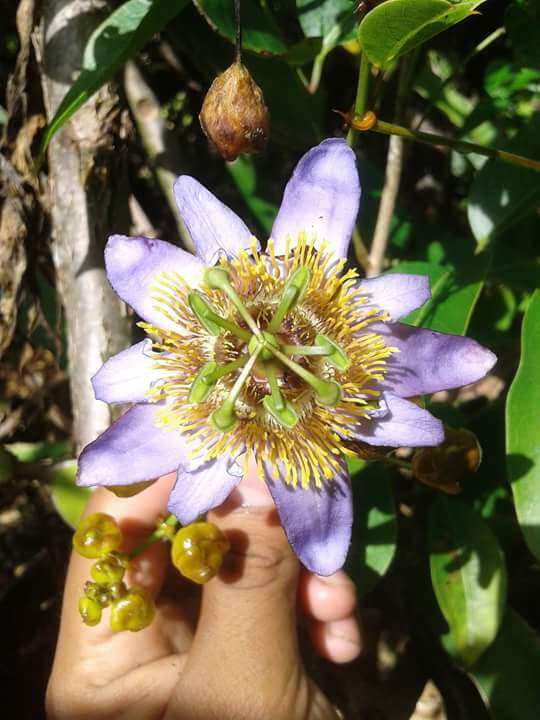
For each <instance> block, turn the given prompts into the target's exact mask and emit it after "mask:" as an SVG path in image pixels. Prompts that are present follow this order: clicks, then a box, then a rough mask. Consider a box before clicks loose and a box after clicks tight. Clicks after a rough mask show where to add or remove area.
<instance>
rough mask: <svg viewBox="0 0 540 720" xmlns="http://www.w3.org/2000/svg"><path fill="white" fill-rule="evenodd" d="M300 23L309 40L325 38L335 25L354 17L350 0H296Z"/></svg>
mask: <svg viewBox="0 0 540 720" xmlns="http://www.w3.org/2000/svg"><path fill="white" fill-rule="evenodd" d="M296 10H297V14H298V21H299V23H300V27H301V28H302V30H303V32H304V35H305V36H306V37H308V38H312V37H324V36H325V35H327V34H328V33H329V32H330V31H331V30H332V28H333V27H334V25H336V24H337V23H338V22H339V21H341V20H343V19H344V16H352V15H353V7H352V5H351V3H350V0H319V1H318V2H313V0H296Z"/></svg>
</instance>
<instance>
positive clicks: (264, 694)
mask: <svg viewBox="0 0 540 720" xmlns="http://www.w3.org/2000/svg"><path fill="white" fill-rule="evenodd" d="M209 519H211V520H212V522H214V523H216V524H217V525H218V526H219V527H220V528H221V529H222V530H223V532H224V533H225V534H226V535H227V537H228V539H229V541H230V543H231V551H230V552H229V553H228V554H227V555H226V557H225V561H224V566H223V568H222V571H221V572H220V574H219V575H218V576H217V577H216V578H214V579H213V580H212V581H211V582H209V583H208V585H206V586H205V587H204V590H203V597H202V605H201V615H200V620H199V625H198V627H197V631H196V633H195V638H194V641H193V645H192V648H191V650H190V653H189V659H188V662H187V663H186V667H185V671H184V673H183V674H182V677H181V678H180V682H179V685H178V691H177V699H178V702H179V703H182V704H183V706H189V704H190V698H193V702H195V699H196V698H197V702H198V703H200V702H201V698H202V699H203V700H202V702H203V704H204V699H205V698H206V699H208V702H209V706H208V712H209V713H210V707H211V704H213V706H214V707H215V703H216V702H219V701H221V702H223V703H224V705H223V707H226V708H227V713H224V717H225V716H226V717H229V716H230V717H237V716H238V717H244V714H242V712H243V711H242V708H244V710H245V707H246V704H247V706H249V707H251V714H250V717H258V716H259V715H258V710H259V709H260V711H261V712H262V711H263V709H264V710H265V712H266V713H267V714H268V716H270V714H271V709H272V708H273V707H274V706H275V704H276V702H287V697H288V696H289V695H290V693H291V692H292V691H293V690H294V691H296V689H297V685H298V683H299V682H301V681H302V678H303V673H302V670H301V666H300V661H299V654H298V647H297V634H296V588H297V578H298V561H297V559H296V557H295V556H294V554H293V553H292V551H291V549H290V546H289V544H288V542H287V540H286V538H285V534H284V532H283V530H282V528H281V526H280V524H279V521H278V519H277V514H276V512H275V509H274V506H273V502H272V499H271V496H270V494H269V493H268V490H267V489H266V486H265V485H264V484H263V483H262V482H260V481H259V480H258V479H257V478H256V477H254V476H253V474H250V475H249V476H248V478H247V479H245V480H244V481H243V482H242V483H241V484H240V486H239V490H238V491H237V493H235V495H234V496H233V497H231V498H230V501H229V502H228V503H227V504H226V505H225V506H224V507H223V508H222V509H220V510H219V511H218V512H214V513H212V514H211V517H210V518H209ZM208 668H211V672H209V671H208ZM224 691H226V693H227V696H226V697H221V695H222V693H223V692H224ZM247 698H249V699H247ZM236 702H238V703H239V705H238V707H236V705H235V703H236ZM252 703H253V704H252ZM269 708H270V710H269ZM198 711H199V714H198V715H197V717H206V715H205V714H204V713H205V708H204V707H202V708H199V710H198ZM235 713H238V714H235ZM265 716H266V715H265ZM274 716H275V717H280V715H279V713H277V712H276V713H274Z"/></svg>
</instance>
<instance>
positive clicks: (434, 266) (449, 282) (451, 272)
mask: <svg viewBox="0 0 540 720" xmlns="http://www.w3.org/2000/svg"><path fill="white" fill-rule="evenodd" d="M487 265H488V257H487V255H486V253H484V254H482V255H477V256H472V255H471V256H470V257H469V260H468V262H467V263H465V262H463V263H459V264H456V265H452V264H450V263H448V264H447V263H442V264H438V263H433V262H420V261H410V262H402V263H400V264H399V265H396V266H395V267H393V268H392V269H391V270H390V272H398V273H412V274H418V275H428V277H429V279H430V286H431V299H430V300H428V302H427V303H425V304H424V305H423V306H422V307H421V308H419V309H418V310H415V311H414V312H413V313H411V314H410V315H408V316H407V318H405V322H406V323H408V324H409V325H414V326H415V327H425V328H429V329H430V330H436V331H437V332H445V333H453V334H455V335H464V334H465V333H466V331H467V327H468V325H469V322H470V319H471V316H472V313H473V310H474V307H475V305H476V301H477V300H478V296H479V295H480V291H481V289H482V285H483V283H484V278H485V274H486V268H487Z"/></svg>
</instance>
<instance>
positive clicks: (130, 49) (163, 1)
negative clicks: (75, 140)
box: [40, 0, 188, 155]
mask: <svg viewBox="0 0 540 720" xmlns="http://www.w3.org/2000/svg"><path fill="white" fill-rule="evenodd" d="M187 3H188V0H128V1H127V2H125V3H123V4H122V5H120V7H118V8H117V9H116V10H115V11H114V12H112V13H111V14H110V15H109V16H108V17H107V18H106V19H105V20H104V21H103V22H102V23H101V24H100V25H99V26H98V27H97V28H96V29H95V30H94V32H93V33H92V35H91V36H90V38H89V40H88V42H87V43H86V47H85V49H84V54H83V58H82V68H81V73H80V75H79V77H78V78H77V80H75V82H74V83H73V85H72V86H71V88H70V89H69V90H68V92H67V93H66V95H65V97H64V99H63V100H62V102H61V103H60V105H59V107H58V109H57V111H56V113H55V115H54V117H53V119H52V120H51V122H50V123H49V125H48V126H47V128H46V129H45V132H44V134H43V136H42V140H41V147H40V155H43V153H44V152H45V150H46V148H47V145H48V144H49V142H50V140H51V138H52V137H53V135H54V134H55V132H57V130H58V129H59V128H61V127H62V125H63V124H64V123H65V122H66V121H67V120H69V118H70V117H71V116H72V115H73V113H74V112H75V111H76V110H78V109H79V108H80V107H81V106H82V105H84V103H85V102H86V101H87V100H88V99H89V98H90V97H91V96H92V95H93V94H94V93H95V92H97V91H98V90H99V88H100V87H102V86H103V85H104V84H105V83H106V82H108V81H109V80H110V79H111V78H112V77H113V76H114V74H115V73H116V72H117V70H118V69H119V68H120V67H121V66H122V65H123V64H124V63H125V62H126V61H127V60H129V59H130V58H131V57H133V56H134V55H136V53H137V52H138V51H139V50H140V49H141V48H142V47H143V46H144V45H145V44H146V43H147V42H148V40H150V38H151V37H152V36H153V35H154V34H155V33H157V32H159V31H160V30H161V29H162V28H164V27H165V25H167V23H168V22H169V21H170V20H171V19H172V18H173V17H174V16H175V15H177V14H178V13H179V12H180V10H182V9H183V8H184V7H185V6H186V5H187Z"/></svg>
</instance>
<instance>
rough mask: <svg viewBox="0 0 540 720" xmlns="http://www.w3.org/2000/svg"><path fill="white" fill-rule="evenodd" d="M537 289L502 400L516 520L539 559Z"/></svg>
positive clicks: (539, 305)
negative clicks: (515, 368)
mask: <svg viewBox="0 0 540 720" xmlns="http://www.w3.org/2000/svg"><path fill="white" fill-rule="evenodd" d="M539 359H540V290H537V291H536V292H535V293H534V295H533V297H532V300H531V302H530V304H529V307H528V308H527V312H526V313H525V318H524V320H523V330H522V341H521V360H520V363H519V368H518V371H517V374H516V376H515V378H514V380H513V382H512V385H511V386H510V391H509V393H508V398H507V401H506V453H507V455H506V465H507V470H508V478H509V480H510V483H511V487H512V493H513V495H514V505H515V508H516V514H517V517H518V521H519V524H520V527H521V531H522V532H523V536H524V538H525V542H526V543H527V545H528V546H529V548H530V550H531V552H532V553H533V554H534V555H535V556H536V557H537V558H538V559H540V362H539Z"/></svg>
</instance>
